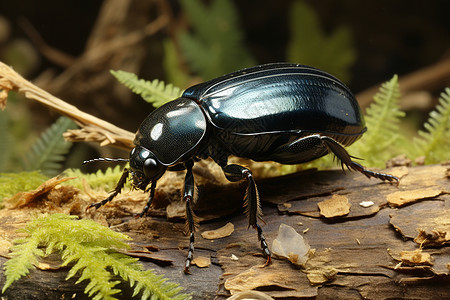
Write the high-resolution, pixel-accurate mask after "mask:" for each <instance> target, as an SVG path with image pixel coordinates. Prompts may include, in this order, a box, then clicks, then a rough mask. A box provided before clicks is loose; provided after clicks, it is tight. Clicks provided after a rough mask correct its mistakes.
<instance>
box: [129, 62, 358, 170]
mask: <svg viewBox="0 0 450 300" xmlns="http://www.w3.org/2000/svg"><path fill="white" fill-rule="evenodd" d="M174 110H175V111H178V113H173V111H174ZM168 114H169V115H177V116H178V117H177V118H172V121H170V120H168V119H169V118H168V117H167V115H168ZM160 123H164V125H157V124H160ZM155 126H156V127H158V126H160V129H161V130H162V131H161V132H158V133H160V139H159V140H158V141H155V140H152V139H151V138H150V136H151V132H152V130H153V132H154V131H155V129H154V128H155ZM365 130H366V128H365V124H364V119H363V116H362V113H361V109H360V107H359V105H358V103H357V101H356V99H355V97H354V95H353V94H352V93H351V91H350V90H349V89H348V88H347V87H346V86H345V85H344V84H343V83H342V82H341V81H340V80H338V79H337V78H335V77H334V76H332V75H330V74H328V73H326V72H324V71H321V70H319V69H316V68H312V67H308V66H303V65H297V64H288V63H276V64H267V65H261V66H257V67H252V68H248V69H244V70H241V71H237V72H234V73H231V74H228V75H225V76H222V77H219V78H216V79H213V80H210V81H207V82H204V83H201V84H198V85H195V86H192V87H190V88H188V89H186V90H185V92H184V93H183V95H182V96H181V98H178V99H176V100H174V101H171V102H169V103H167V104H165V105H164V106H162V107H160V108H158V109H156V110H155V111H154V112H153V113H151V114H150V115H149V116H148V117H147V119H146V120H144V122H143V123H142V125H141V127H140V128H139V130H138V133H137V135H136V139H135V144H136V145H141V146H143V147H146V148H148V149H149V150H150V151H152V152H153V153H155V155H156V156H157V157H158V159H159V160H160V161H161V162H162V163H163V164H165V165H173V164H176V163H179V162H180V161H183V160H186V159H189V158H192V156H195V155H201V156H203V157H205V156H213V158H214V156H216V158H217V156H218V155H219V154H218V153H220V154H221V155H222V156H228V155H236V156H240V157H245V158H250V159H253V160H257V161H266V160H267V161H269V160H273V161H277V162H280V163H289V164H291V163H301V162H305V161H310V160H313V159H316V158H319V157H320V156H323V155H325V154H327V153H328V152H327V149H325V148H320V149H319V148H317V149H314V148H311V149H310V150H308V149H307V148H305V151H303V152H302V155H299V157H298V158H293V157H292V154H289V155H287V156H286V157H285V156H283V153H282V152H279V153H277V154H276V155H275V154H274V152H276V150H278V149H282V148H283V145H287V144H289V143H292V142H293V141H296V140H298V139H301V138H302V137H306V136H308V135H313V134H318V135H326V136H329V137H332V138H333V139H335V140H336V141H337V142H339V143H341V144H342V145H344V146H348V145H350V144H352V143H353V142H354V141H355V140H357V139H358V138H359V137H361V135H362V134H363V133H364V132H365ZM208 149H209V150H208ZM211 149H213V150H211ZM214 149H215V150H214ZM199 151H200V152H201V153H199Z"/></svg>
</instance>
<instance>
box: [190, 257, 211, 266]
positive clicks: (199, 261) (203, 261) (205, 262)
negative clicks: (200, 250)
mask: <svg viewBox="0 0 450 300" xmlns="http://www.w3.org/2000/svg"><path fill="white" fill-rule="evenodd" d="M192 264H193V265H196V266H197V267H199V268H208V267H209V266H210V265H211V258H210V257H206V256H197V257H195V258H194V259H193V260H192Z"/></svg>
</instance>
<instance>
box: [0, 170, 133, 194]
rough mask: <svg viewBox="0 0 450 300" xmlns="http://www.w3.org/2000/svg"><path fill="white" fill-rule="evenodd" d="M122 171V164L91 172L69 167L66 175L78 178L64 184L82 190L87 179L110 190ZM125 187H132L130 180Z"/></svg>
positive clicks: (94, 185) (102, 188)
mask: <svg viewBox="0 0 450 300" xmlns="http://www.w3.org/2000/svg"><path fill="white" fill-rule="evenodd" d="M122 172H123V168H122V167H121V166H120V165H117V166H115V167H114V168H111V167H108V168H107V169H106V170H105V171H104V172H103V171H102V170H97V172H95V173H89V174H85V173H83V172H81V171H80V170H79V169H67V170H65V171H64V176H66V177H76V178H75V179H74V180H71V181H70V182H63V183H62V184H63V185H64V184H65V185H71V186H74V187H76V188H78V189H80V190H82V189H83V188H84V183H83V181H85V182H87V183H88V184H89V186H90V187H91V188H92V189H95V190H101V191H108V192H109V191H111V190H112V189H113V188H114V187H115V186H116V184H117V182H118V181H119V178H120V177H121V176H122ZM125 187H127V188H130V184H129V182H127V183H126V185H125ZM0 190H1V189H0Z"/></svg>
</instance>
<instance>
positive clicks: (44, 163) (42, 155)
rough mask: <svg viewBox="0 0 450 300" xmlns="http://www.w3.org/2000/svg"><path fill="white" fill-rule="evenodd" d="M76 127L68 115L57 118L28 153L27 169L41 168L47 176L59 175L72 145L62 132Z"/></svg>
mask: <svg viewBox="0 0 450 300" xmlns="http://www.w3.org/2000/svg"><path fill="white" fill-rule="evenodd" d="M75 128H76V125H75V123H74V122H73V121H72V120H71V119H69V118H67V117H60V118H59V119H58V120H56V122H55V123H53V125H52V126H51V127H50V128H48V129H47V130H46V131H44V132H43V133H42V134H41V136H40V138H39V139H38V140H37V141H36V142H35V143H34V144H33V146H32V147H31V152H30V153H28V154H27V161H28V166H27V170H29V171H31V170H41V172H42V173H43V174H45V175H47V176H55V175H57V174H58V173H59V172H60V171H61V167H62V162H63V161H64V159H65V155H66V154H67V152H69V150H70V147H71V146H72V143H71V142H67V141H65V140H64V138H63V136H62V134H63V133H64V132H65V131H66V130H68V129H75Z"/></svg>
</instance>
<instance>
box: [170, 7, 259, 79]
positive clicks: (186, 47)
mask: <svg viewBox="0 0 450 300" xmlns="http://www.w3.org/2000/svg"><path fill="white" fill-rule="evenodd" d="M180 3H181V5H182V7H183V11H184V12H185V13H186V15H187V17H188V19H189V21H190V24H191V25H192V33H188V32H183V33H182V34H181V35H180V36H179V41H180V47H181V49H182V50H183V55H184V56H185V57H186V60H187V62H188V63H189V66H190V67H191V69H192V70H193V71H195V72H197V73H198V75H200V77H202V78H203V79H205V80H206V79H211V78H213V77H217V76H219V75H223V74H226V73H230V72H232V71H235V70H237V69H241V68H243V67H249V66H252V65H255V61H254V59H253V58H252V57H251V55H250V53H249V51H248V50H247V49H246V48H245V47H244V38H243V34H242V31H241V30H240V28H239V26H238V21H237V20H238V14H237V10H236V9H235V7H234V6H233V4H232V2H231V1H228V0H213V1H210V3H209V5H208V6H207V5H205V4H204V3H203V2H202V1H199V0H183V1H181V2H180Z"/></svg>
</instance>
